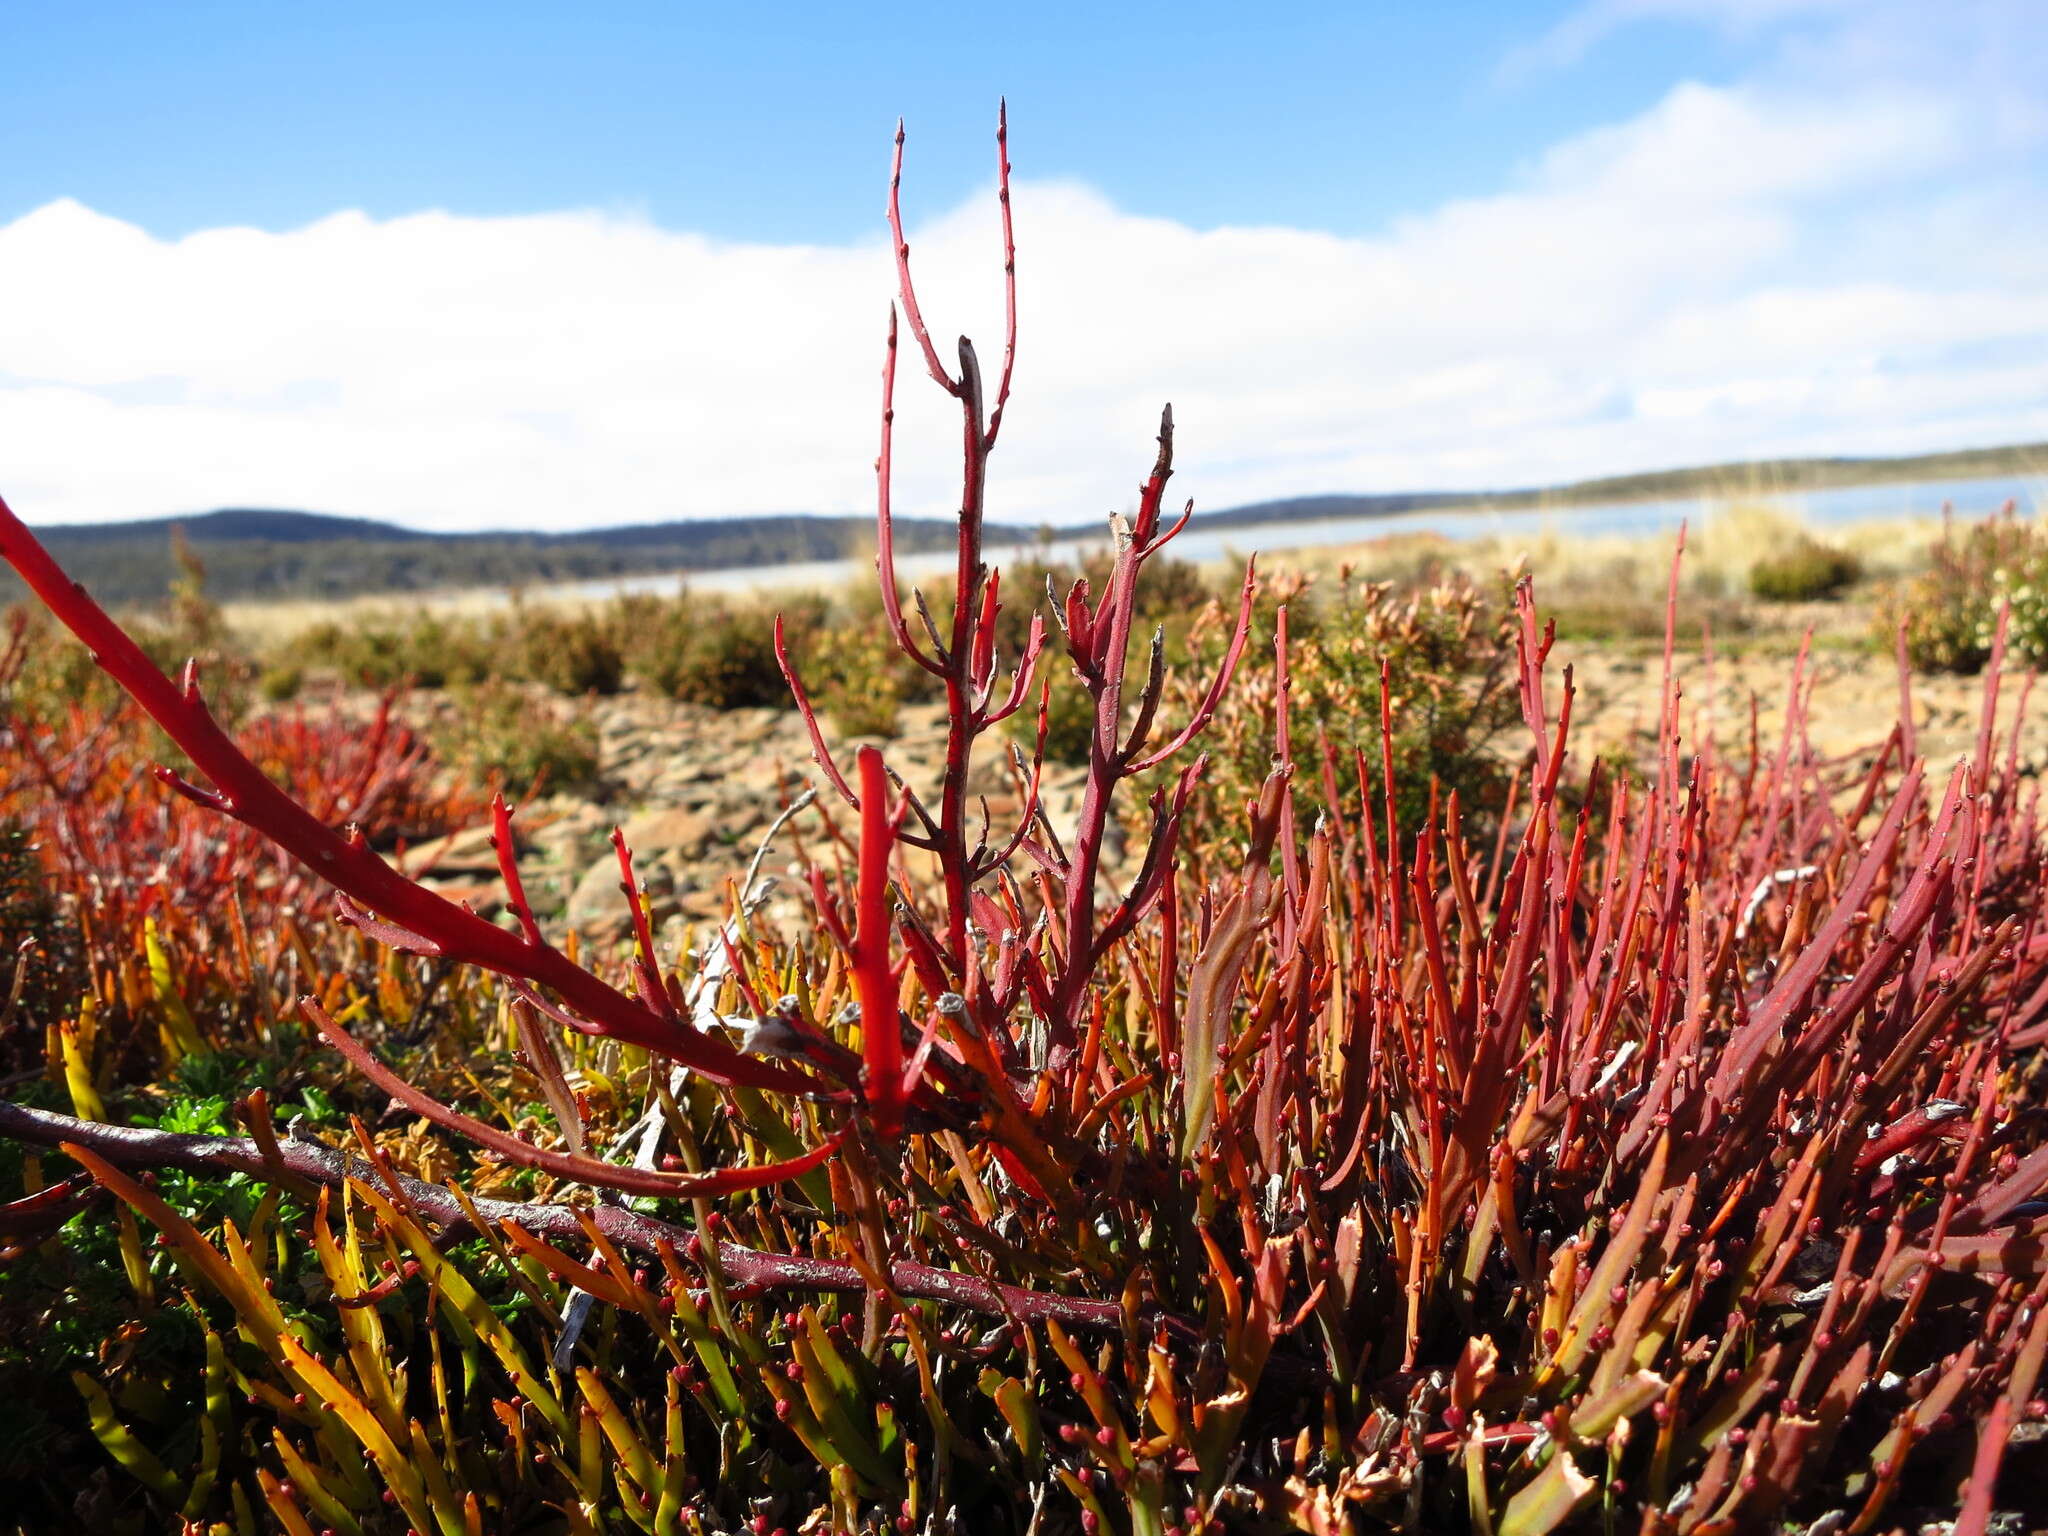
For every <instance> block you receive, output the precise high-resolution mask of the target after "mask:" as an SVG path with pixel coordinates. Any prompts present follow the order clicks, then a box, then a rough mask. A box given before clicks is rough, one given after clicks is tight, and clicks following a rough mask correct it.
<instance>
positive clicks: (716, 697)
mask: <svg viewBox="0 0 2048 1536" xmlns="http://www.w3.org/2000/svg"><path fill="white" fill-rule="evenodd" d="M660 640H661V642H662V643H661V647H660V649H659V650H658V651H655V652H653V653H652V654H648V653H645V652H643V653H642V660H641V661H640V662H639V664H638V665H637V666H636V670H638V671H639V673H640V675H641V676H642V677H643V678H645V679H646V680H647V681H648V682H649V683H651V684H653V685H654V686H655V687H656V688H659V689H660V690H661V691H662V692H663V693H665V694H667V695H668V696H669V697H670V698H672V699H678V700H681V701H682V702H684V703H687V704H705V705H709V706H710V707H711V708H712V709H748V708H757V707H760V706H762V705H779V704H786V703H788V702H789V688H788V686H787V685H786V684H785V683H784V682H783V679H782V669H781V667H780V666H778V665H777V664H776V661H775V621H774V620H773V619H772V618H771V617H769V615H767V614H765V613H762V612H759V611H758V610H750V611H738V610H735V609H732V608H730V607H727V606H726V605H724V604H715V605H714V604H706V605H704V606H702V607H700V608H698V609H697V611H696V612H695V613H686V612H685V611H684V609H683V607H682V605H681V604H680V603H679V604H678V605H677V606H676V607H675V608H674V610H672V612H671V613H670V614H669V615H668V617H667V622H665V623H664V624H663V625H662V626H661V635H660Z"/></svg>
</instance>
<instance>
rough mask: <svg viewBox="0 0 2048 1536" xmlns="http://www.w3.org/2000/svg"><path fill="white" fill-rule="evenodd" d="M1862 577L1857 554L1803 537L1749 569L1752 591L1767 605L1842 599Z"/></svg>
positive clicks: (1860, 564)
mask: <svg viewBox="0 0 2048 1536" xmlns="http://www.w3.org/2000/svg"><path fill="white" fill-rule="evenodd" d="M1862 578H1863V562H1862V561H1861V560H1859V559H1858V558H1857V557H1856V556H1855V554H1854V553H1852V552H1851V551H1849V550H1846V549H1842V548H1840V547H1838V546H1836V545H1833V544H1823V543H1822V542H1820V541H1819V540H1818V539H1814V538H1811V537H1805V536H1802V537H1801V538H1800V539H1799V541H1798V542H1797V543H1795V544H1794V545H1793V546H1792V547H1791V548H1790V549H1787V550H1785V551H1784V552H1782V553H1780V554H1776V555H1771V556H1768V557H1767V558H1765V559H1762V560H1759V561H1757V562H1756V564H1754V565H1752V566H1751V567H1750V568H1749V590H1750V591H1751V592H1753V593H1755V594H1756V595H1757V596H1758V597H1760V598H1762V599H1763V600H1764V601H1765V602H1767V603H1813V602H1821V601H1824V600H1826V599H1828V598H1833V597H1840V596H1841V595H1842V593H1843V592H1845V591H1847V590H1848V589H1849V588H1850V587H1852V586H1854V585H1855V584H1856V583H1857V582H1858V581H1860V580H1862Z"/></svg>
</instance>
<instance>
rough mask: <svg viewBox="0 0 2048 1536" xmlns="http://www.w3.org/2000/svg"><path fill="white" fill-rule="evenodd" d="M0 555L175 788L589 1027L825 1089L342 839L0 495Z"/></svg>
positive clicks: (727, 1077)
mask: <svg viewBox="0 0 2048 1536" xmlns="http://www.w3.org/2000/svg"><path fill="white" fill-rule="evenodd" d="M0 557H4V558H5V559H6V561H7V562H8V564H10V565H12V566H13V567H14V569H15V570H16V571H18V572H19V573H20V575H21V578H22V580H24V581H25V582H27V583H28V585H29V588H30V589H31V590H32V591H33V592H34V593H35V594H36V595H37V596H38V597H40V598H41V599H42V600H43V602H44V603H45V604H47V605H48V607H49V609H50V611H51V612H52V613H53V614H55V615H56V616H57V618H58V619H59V620H60V621H61V622H62V623H63V624H64V625H65V627H66V628H68V629H70V631H71V632H72V633H73V634H75V635H77V636H78V638H79V639H80V640H82V641H84V642H85V645H86V647H87V649H88V650H90V651H91V652H92V654H93V657H94V659H95V660H96V661H97V662H98V663H99V665H100V666H101V667H102V668H104V669H105V671H106V673H107V675H108V676H109V677H111V678H113V680H114V681H115V682H116V683H118V684H119V685H120V686H121V687H122V688H123V689H124V690H125V691H126V692H127V693H128V695H129V696H130V697H131V698H133V699H134V700H135V701H136V703H138V704H140V705H141V706H142V708H143V710H144V712H145V713H147V714H148V715H149V717H150V718H151V719H152V720H154V721H155V722H156V723H157V724H158V725H159V726H161V727H162V728H163V731H164V734H165V735H167V736H169V737H170V738H171V740H172V741H173V742H175V743H176V744H177V745H178V747H179V748H180V749H181V750H182V751H183V752H184V753H185V755H186V756H187V757H189V758H190V759H191V760H192V762H193V763H194V764H195V765H196V766H197V767H198V768H199V769H200V771H201V772H203V773H204V774H205V775H206V776H207V778H208V779H210V780H211V781H212V783H213V785H214V788H213V789H211V790H206V789H200V788H198V787H197V786H190V785H186V784H185V783H184V781H183V780H181V779H178V778H177V777H176V775H173V774H169V773H166V774H165V775H164V778H165V781H166V782H167V783H169V784H171V786H172V787H173V788H177V789H179V790H180V792H182V793H185V794H187V795H188V797H189V798H192V799H194V800H196V801H197V802H198V803H199V804H201V805H203V806H206V807H207V808H208V809H210V810H214V811H217V812H219V813H221V814H222V815H225V816H229V817H232V818H233V819H234V820H236V821H239V822H241V823H242V824H243V825H244V826H247V827H250V828H252V829H253V830H255V831H256V832H259V833H261V834H262V835H263V836H264V837H266V838H268V839H269V840H270V841H271V842H273V843H275V844H276V845H277V846H278V847H280V848H282V849H283V850H284V851H285V852H286V853H289V854H290V855H291V856H292V857H293V858H295V859H297V860H298V861H299V862H300V863H301V864H303V865H305V866H306V867H307V868H308V869H310V870H311V871H313V873H315V874H316V875H318V876H320V877H321V878H323V879H325V880H327V881H329V882H330V883H331V884H332V885H333V886H334V887H335V888H336V889H337V890H338V891H340V892H341V893H342V894H343V895H345V896H347V897H350V898H352V899H353V900H354V901H355V902H357V903H359V904H360V905H361V906H362V907H364V908H367V909H368V910H369V911H371V912H375V913H378V914H381V915H382V916H383V917H384V918H386V919H388V920H390V921H391V922H392V923H394V924H395V925H396V926H397V928H399V929H401V930H403V931H405V932H408V933H410V934H412V935H416V936H418V937H419V938H420V939H423V940H425V941H426V942H427V943H430V944H432V945H434V946H436V948H437V950H438V952H439V953H440V954H442V955H444V956H446V957H448V958H449V959H453V960H458V961H463V962H466V963H468V964H472V965H478V966H481V967H483V968H484V969H485V970H490V971H496V972H498V973H499V974H501V975H505V976H511V977H517V978H519V979H521V980H525V981H529V982H533V983H536V984H538V985H541V986H545V987H548V988H550V989H551V990H553V991H554V992H555V993H556V994H557V995H558V996H560V997H561V998H562V1000H563V1001H564V1002H565V1003H566V1004H567V1005H568V1006H569V1007H570V1008H571V1009H573V1010H574V1011H575V1012H576V1013H577V1014H578V1015H580V1016H581V1019H582V1021H583V1022H582V1023H581V1024H580V1025H579V1027H580V1028H582V1029H584V1030H585V1032H586V1033H590V1034H594V1035H602V1036H605V1037H608V1038H611V1039H617V1040H624V1041H626V1042H628V1043H630V1044H633V1045H639V1046H644V1047H646V1048H647V1049H649V1050H652V1051H656V1052H659V1053H660V1054H661V1055H664V1056H667V1057H669V1058H670V1059H671V1060H674V1061H677V1062H680V1063H681V1064H682V1065H684V1066H686V1067H689V1068H690V1069H691V1070H692V1071H695V1072H699V1073H701V1074H702V1075H703V1076H705V1077H707V1078H709V1079H711V1080H712V1081H713V1082H718V1083H725V1084H730V1085H734V1086H742V1087H752V1088H767V1089H778V1090H781V1091H782V1092H786V1093H807V1092H811V1091H813V1090H814V1089H816V1088H817V1086H818V1084H817V1083H816V1081H815V1080H814V1079H811V1078H808V1077H805V1076H803V1075H802V1074H799V1073H796V1072H792V1071H789V1070H788V1069H786V1068H783V1067H778V1066H774V1065H772V1064H770V1063H767V1062H762V1061H755V1060H753V1059H752V1058H750V1057H746V1056H742V1055H741V1054H740V1053H739V1052H738V1051H737V1050H735V1049H734V1048H733V1047H732V1046H731V1045H729V1044H728V1043H727V1042H726V1041H725V1040H723V1039H722V1038H719V1037H717V1036H714V1035H700V1034H698V1033H697V1032H696V1031H695V1030H693V1029H691V1028H689V1027H688V1026H687V1025H683V1024H680V1023H677V1022H676V1021H674V1020H671V1019H668V1018H664V1017H663V1016H662V1015H661V1014H660V1013H659V1012H657V1011H655V1010H654V1009H651V1008H648V1007H646V1006H645V1005H643V1004H641V1003H638V1002H636V1001H634V1000H633V999H632V998H630V997H628V996H627V995H626V994H625V993H623V992H621V991H619V990H618V989H617V988H616V987H613V986H612V985H611V984H610V983H608V982H606V981H603V980H602V979H600V978H599V977H597V976H594V975H592V974H591V973H590V972H589V971H586V970H584V969H583V968H582V967H581V966H579V965H577V964H576V963H575V962H573V961H571V960H570V959H569V958H568V957H567V956H565V955H563V954H562V953H561V952H560V951H559V950H556V949H552V948H549V947H548V946H546V945H538V944H535V943H533V942H532V941H531V940H530V939H528V938H527V937H524V936H522V935H519V934H513V933H508V932H506V931H505V930H504V929H503V928H499V927H497V926H496V925H494V924H492V923H489V922H486V921H485V920H484V919H483V918H481V917H478V916H477V915H476V914H475V913H474V912H472V911H470V910H469V909H468V908H467V907H462V906H458V905H456V904H455V903H454V902H452V901H449V900H448V899H447V898H446V897H444V896H441V895H439V894H437V893H435V892H433V891H429V890H427V889H425V888H424V887H423V886H420V885H416V884H415V883H414V882H412V881H411V880H409V879H407V878H406V877H405V876H404V875H402V874H400V873H399V872H398V871H397V870H395V869H393V868H392V867H391V866H390V865H389V864H387V863H385V862H384V860H383V859H381V858H379V857H378V856H377V855H376V854H375V853H374V852H372V851H371V850H370V848H369V847H368V846H367V845H366V844H365V843H364V842H363V841H362V840H361V839H360V838H347V837H343V836H341V835H340V834H338V833H337V832H335V831H334V829H333V828H331V827H328V826H326V825H325V824H323V823H322V822H320V821H319V820H318V819H317V818H315V817H314V816H313V814H312V813H311V812H310V811H308V810H306V809H305V807H303V806H301V805H300V804H298V802H296V801H295V800H293V799H292V798H291V797H290V796H289V795H287V794H286V793H285V792H284V791H283V790H281V789H279V788H278V787H277V786H276V785H275V784H273V783H271V782H270V780H269V779H267V778H266V777H264V775H263V772H262V770H261V769H259V768H258V767H257V766H256V765H255V764H254V763H252V762H250V761H249V759H248V757H247V756H245V755H244V754H243V752H242V750H241V749H240V748H239V747H237V746H236V745H235V743H234V742H233V740H231V739H230V738H229V736H228V734H227V733H226V732H225V731H223V730H222V729H221V727H220V725H219V723H218V722H217V721H216V720H215V719H214V718H213V716H212V714H211V713H209V712H208V710H207V708H206V705H205V703H204V702H203V701H202V700H201V698H200V696H199V690H198V687H197V684H196V680H195V679H194V678H193V677H192V676H191V675H190V671H189V669H188V675H187V678H186V680H185V685H184V686H183V687H180V686H179V685H177V684H174V683H172V682H171V680H170V679H169V678H167V677H165V676H164V675H163V673H161V672H159V671H158V670H157V669H156V666H155V664H154V663H153V662H151V661H150V659H149V658H148V656H146V655H145V654H143V651H142V648H141V647H140V646H138V645H137V644H136V643H135V642H134V641H133V640H132V639H130V638H129V637H128V635H127V633H126V632H125V631H124V630H123V629H122V628H121V626H120V625H118V624H116V623H115V622H114V621H113V620H112V619H111V618H109V617H108V616H107V614H106V611H105V610H104V609H102V608H101V607H100V605H99V604H98V603H96V602H94V601H93V600H92V598H91V597H90V596H89V595H88V594H87V593H86V590H85V588H84V587H82V586H80V585H79V584H78V583H77V582H75V581H72V580H71V579H70V578H69V577H68V576H66V575H65V574H64V572H63V570H62V569H61V568H60V567H59V566H58V564H57V562H56V561H55V560H53V559H52V558H51V557H50V554H49V551H47V550H46V549H44V548H43V546H42V544H41V543H40V542H39V541H38V540H37V539H36V537H35V535H34V534H32V533H31V532H29V530H28V527H27V525H25V524H24V523H23V522H22V521H21V519H20V518H18V517H17V516H15V514H14V513H13V511H12V510H10V509H9V508H8V506H7V504H6V502H5V501H0Z"/></svg>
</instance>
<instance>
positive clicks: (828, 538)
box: [0, 443, 2048, 604]
mask: <svg viewBox="0 0 2048 1536" xmlns="http://www.w3.org/2000/svg"><path fill="white" fill-rule="evenodd" d="M2044 467H2048V443H2031V444H2017V445H2013V446H2009V447H2002V448H1972V449H1962V450H1958V451H1955V452H1950V453H1931V454H1916V455H1912V456H1909V457H1900V458H1807V459H1771V460H1757V461H1751V462H1743V463H1731V464H1712V465H1704V466H1698V467H1694V468H1688V469H1670V470H1658V471H1653V472H1649V473H1643V474H1633V475H1614V476H1608V477H1606V478H1603V479H1597V480H1580V481H1574V482H1572V483H1571V484H1568V485H1558V486H1549V487H1535V488H1527V489H1520V490H1490V491H1411V492H1393V493H1379V494H1365V495H1327V496H1298V497H1292V498H1288V499H1285V500H1278V501H1263V502H1256V503H1253V504H1251V505H1248V506H1240V507H1231V508H1225V509H1222V510H1218V511H1202V512H1198V513H1197V515H1196V522H1197V523H1198V524H1199V525H1201V526H1203V527H1208V528H1225V527H1238V526H1249V525H1255V524H1259V523H1268V522H1282V521H1302V520H1310V519H1317V518H1358V517H1384V516H1392V515H1394V514H1396V513H1401V512H1416V511H1429V510H1433V509H1442V510H1444V511H1446V512H1450V511H1452V510H1453V509H1463V508H1490V509H1511V508H1516V507H1538V506H1570V505H1591V504H1599V503H1616V502H1632V501H1653V500H1666V499H1674V498H1683V497H1688V496H1713V495H1748V494H1762V493H1769V492H1787V493H1797V492H1800V491H1814V490H1826V489H1831V488H1834V487H1838V486H1851V485H1867V484H1879V483H1883V482H1886V481H1907V480H1949V479H1968V478H1972V477H1976V476H1985V475H2026V474H2038V473H2041V472H2043V470H2044ZM895 526H896V541H897V544H898V546H899V548H901V549H903V550H906V551H917V550H926V549H939V548H946V547H950V545H951V544H952V541H953V524H952V521H951V520H950V519H946V518H913V517H899V518H898V519H897V520H896V524H895ZM173 530H182V533H183V536H184V538H185V539H186V541H187V542H188V543H189V544H190V546H191V549H192V552H193V553H194V554H195V555H196V556H197V557H198V558H199V560H200V561H201V562H202V563H203V564H204V566H205V568H206V586H207V591H208V592H209V594H211V595H212V596H214V597H216V598H223V599H236V598H257V599H263V598H294V597H304V598H334V597H351V596H356V595H358V594H363V593H376V592H418V591H425V590H429V589H434V588H451V587H500V588H502V587H518V586H538V585H543V584H547V583H551V582H563V581H593V580H601V579H603V578H606V577H613V576H630V575H640V574H652V573H659V572H666V571H677V572H685V571H692V570H698V571H709V570H726V569H732V568H734V567H740V566H754V565H783V564H790V563H793V562H797V561H805V560H834V559H843V558H845V557H847V556H850V555H856V554H861V553H864V552H865V551H866V550H868V549H869V548H871V547H872V545H873V541H874V521H873V519H872V518H869V517H867V516H865V515H858V516H846V517H826V516H813V515H809V514H804V513H780V514H771V515H760V516H747V517H714V518H699V519H692V520H688V521H677V522H666V523H645V524H637V525H631V526H625V527H615V528H594V529H583V530H578V531H576V532H573V533H519V532H511V531H503V530H501V531H494V532H485V533H428V532H423V531H421V530H419V529H414V528H405V527H401V526H400V525H398V524H396V523H386V522H380V521H377V520H374V519H370V518H359V517H334V516H329V515H326V514H324V513H316V512H294V511H267V510H260V509H231V510H225V511H219V512H206V513H200V514H196V515H193V516H189V517H160V518H148V519H143V520H139V521H133V522H122V523H97V524H86V523H79V524H69V525H49V526H44V527H39V528H38V529H37V533H38V535H39V536H40V537H41V538H42V540H43V542H44V543H45V544H46V545H48V547H49V549H50V551H51V553H52V554H54V555H55V556H56V557H57V559H58V560H59V561H60V562H62V564H63V565H64V567H65V568H66V569H67V570H69V571H70V572H71V573H72V574H73V575H74V576H76V577H77V578H78V579H79V580H81V581H83V582H84V583H85V585H86V586H87V587H88V588H89V589H90V590H91V591H92V592H94V593H95V594H96V595H97V596H98V597H100V598H101V600H102V601H105V602H109V603H116V604H121V603H138V602H149V601H153V600H155V599H158V598H161V597H163V596H164V595H165V594H166V593H167V592H168V591H169V590H170V586H171V582H172V580H173V578H174V577H175V575H176V573H177V562H176V559H175V556H174V554H173ZM1034 537H1036V530H1031V529H1026V528H1023V527H1007V528H999V527H997V526H995V525H991V527H990V529H989V541H990V544H991V545H992V546H995V547H996V548H997V549H998V550H999V549H1000V546H1001V545H1002V544H1003V543H1004V542H1006V541H1014V542H1016V543H1024V542H1027V541H1029V540H1031V539H1033V538H1034ZM21 595H22V588H21V585H20V582H19V579H18V578H16V577H15V575H14V574H13V572H12V571H8V572H6V573H5V575H4V578H0V600H6V601H11V600H13V599H14V598H16V597H19V596H21Z"/></svg>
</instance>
